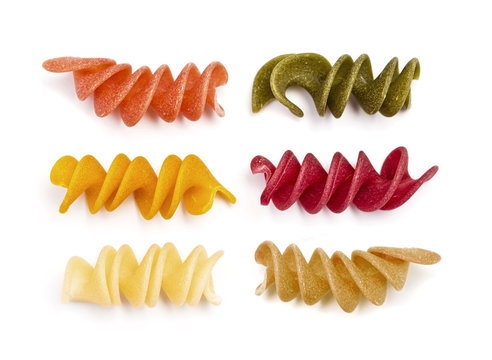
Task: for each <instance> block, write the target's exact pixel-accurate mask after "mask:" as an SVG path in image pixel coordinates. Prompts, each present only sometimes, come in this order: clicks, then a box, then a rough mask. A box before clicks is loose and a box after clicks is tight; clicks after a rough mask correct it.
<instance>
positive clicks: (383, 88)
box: [252, 53, 420, 118]
mask: <svg viewBox="0 0 492 360" xmlns="http://www.w3.org/2000/svg"><path fill="white" fill-rule="evenodd" d="M419 74H420V65H419V61H418V60H417V59H415V58H414V59H412V60H410V61H409V62H408V63H407V64H406V65H405V67H404V68H403V70H402V71H401V73H400V72H399V70H398V59H397V58H396V57H395V58H393V59H391V61H390V62H389V63H388V64H387V65H386V67H385V68H384V69H383V71H382V72H381V73H380V74H379V75H378V77H377V78H375V79H374V77H373V73H372V66H371V61H370V59H369V56H367V55H365V54H364V55H361V56H359V57H358V58H357V59H356V60H355V61H354V60H352V58H351V57H350V56H349V55H342V56H341V57H340V58H339V59H338V60H337V62H336V63H335V64H334V65H333V66H331V64H330V63H329V62H328V60H326V59H325V58H324V57H323V56H321V55H319V54H312V53H305V54H287V55H280V56H277V57H275V58H273V59H272V60H270V61H268V62H267V63H266V64H265V65H263V67H262V68H261V69H260V70H259V71H258V73H257V74H256V77H255V79H254V83H253V93H252V108H253V112H255V113H256V112H258V111H260V110H261V109H262V108H263V106H265V105H266V104H267V103H268V102H269V101H271V100H273V99H277V100H278V101H279V102H280V103H281V104H282V105H284V106H286V107H287V108H288V109H289V110H290V111H291V112H292V113H293V114H294V115H296V116H299V117H302V116H303V115H304V113H303V112H302V110H301V109H300V108H299V107H297V105H295V104H294V103H293V102H291V101H290V100H289V99H288V98H287V96H286V91H287V89H288V88H289V87H291V86H300V87H302V88H304V89H306V90H307V91H308V93H309V94H310V95H311V96H312V98H313V100H314V104H315V105H316V110H317V111H318V114H319V115H320V116H324V115H325V113H326V110H327V108H329V109H330V111H331V113H332V114H333V116H334V117H336V118H339V117H340V116H342V113H343V111H344V110H345V107H346V106H347V103H348V100H349V97H350V94H353V95H354V96H355V98H356V99H357V101H358V102H359V104H360V106H361V107H362V109H363V110H364V111H365V112H366V113H368V114H375V113H377V112H378V111H379V112H380V113H381V114H383V115H384V116H393V115H395V114H396V113H397V112H399V111H400V109H402V108H403V107H405V108H407V107H408V106H409V105H410V85H411V82H412V80H415V79H418V77H419Z"/></svg>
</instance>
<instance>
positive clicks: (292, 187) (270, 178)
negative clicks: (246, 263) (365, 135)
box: [251, 147, 438, 214]
mask: <svg viewBox="0 0 492 360" xmlns="http://www.w3.org/2000/svg"><path fill="white" fill-rule="evenodd" d="M437 170H438V167H437V166H433V167H432V168H430V169H429V170H427V171H426V172H425V173H424V174H423V175H422V176H421V177H420V178H419V179H416V180H414V179H412V178H411V177H410V175H409V174H408V152H407V149H406V148H404V147H399V148H396V149H395V150H393V151H392V152H391V153H390V154H389V155H388V156H387V157H386V160H385V161H384V163H383V166H382V168H381V172H380V173H378V172H377V171H376V170H375V169H374V167H373V166H372V164H371V162H370V161H369V159H368V158H367V156H366V154H364V152H362V151H361V152H360V153H359V158H358V160H357V165H356V166H355V168H353V167H352V165H350V163H349V162H348V161H347V160H346V159H345V157H343V155H342V154H340V153H339V152H337V153H336V154H335V155H334V156H333V160H332V162H331V165H330V167H329V169H328V171H326V170H325V169H323V167H322V166H321V164H320V163H319V161H318V160H317V159H316V157H315V156H314V155H313V154H307V155H306V157H305V158H304V161H303V162H302V165H301V164H300V163H299V161H298V160H297V158H296V157H295V155H294V154H293V153H292V151H290V150H288V151H286V152H285V153H284V155H283V156H282V159H281V160H280V162H279V164H278V166H277V167H275V166H274V165H273V164H272V163H271V162H270V161H269V160H268V159H266V158H265V157H263V156H256V157H255V158H254V159H253V160H252V161H251V171H252V173H253V174H258V173H263V174H264V175H265V180H266V186H265V189H264V190H263V193H262V194H261V199H260V200H261V204H262V205H268V204H269V203H270V200H272V201H273V204H274V205H275V206H276V207H277V209H279V210H286V209H288V208H289V207H291V206H292V205H293V204H294V203H295V202H296V201H297V200H299V202H300V204H301V205H302V207H303V208H304V209H305V210H306V211H307V212H309V213H311V214H315V213H317V212H319V211H320V210H321V209H323V208H324V207H325V206H327V207H328V209H330V210H331V211H333V212H335V213H340V212H342V211H344V210H345V209H347V207H348V206H349V205H350V204H351V203H353V204H354V205H355V206H356V207H357V208H358V209H359V210H362V211H367V212H368V211H375V210H379V209H381V210H392V209H395V208H397V207H399V206H401V205H403V204H404V203H405V202H406V201H407V200H408V199H410V197H412V195H413V194H414V193H415V192H416V191H417V190H418V189H419V188H420V186H422V184H423V183H424V182H426V181H428V180H430V179H431V178H432V177H433V176H434V174H435V173H436V172H437Z"/></svg>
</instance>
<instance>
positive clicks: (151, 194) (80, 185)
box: [51, 154, 236, 220]
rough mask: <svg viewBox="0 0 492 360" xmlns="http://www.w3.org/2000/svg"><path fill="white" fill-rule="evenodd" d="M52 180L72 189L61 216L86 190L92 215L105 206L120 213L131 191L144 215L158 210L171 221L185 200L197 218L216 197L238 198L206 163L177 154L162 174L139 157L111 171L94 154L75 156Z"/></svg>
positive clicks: (60, 164)
mask: <svg viewBox="0 0 492 360" xmlns="http://www.w3.org/2000/svg"><path fill="white" fill-rule="evenodd" d="M51 182H52V183H53V184H55V185H60V186H63V187H65V188H67V192H66V195H65V198H64V199H63V202H62V204H61V205H60V212H61V213H65V212H66V211H67V210H68V208H69V206H70V205H71V204H72V203H73V202H74V201H75V200H76V199H77V198H78V197H79V196H80V195H82V194H83V193H84V192H85V194H86V199H87V204H88V206H89V210H90V212H91V213H92V214H95V213H97V212H98V211H99V210H100V209H101V208H102V207H103V206H105V207H106V210H108V211H113V210H114V209H116V208H117V207H118V206H119V205H120V204H121V203H122V202H123V201H124V200H125V199H126V198H127V197H128V196H129V195H130V194H131V193H134V195H135V201H136V202H137V205H138V208H139V210H140V213H141V214H142V216H143V217H144V218H145V219H147V220H149V219H152V218H153V217H154V216H155V215H156V214H157V212H160V213H161V215H162V217H163V218H165V219H170V218H171V217H172V216H173V214H174V212H175V211H176V209H177V207H178V205H179V203H180V202H181V198H183V202H184V206H185V208H186V210H187V211H188V212H189V213H190V214H192V215H201V214H204V213H206V212H207V211H208V210H210V208H211V207H212V205H213V202H214V198H215V194H216V193H217V192H218V193H220V194H221V195H222V196H223V197H224V198H225V199H226V200H228V201H229V202H231V203H235V202H236V198H235V197H234V195H232V194H231V193H230V192H229V191H228V190H227V189H226V188H225V187H223V186H222V185H221V184H220V183H219V182H218V181H217V180H216V179H215V178H214V176H213V175H212V174H211V173H210V171H209V170H208V168H207V167H206V166H205V164H204V163H203V162H202V161H201V160H200V158H199V157H197V156H195V155H188V156H187V157H186V158H185V159H184V160H181V159H180V158H179V157H177V156H176V155H170V156H168V157H167V158H166V159H165V160H164V162H163V164H162V167H161V170H160V172H159V176H157V175H156V174H155V172H154V170H153V169H152V167H151V166H150V164H149V162H148V161H147V160H146V159H145V158H143V157H141V156H139V157H137V158H135V159H134V160H132V161H130V159H129V158H128V157H127V156H126V155H124V154H119V155H118V156H116V157H115V159H114V160H113V163H112V164H111V166H110V168H109V170H108V172H107V173H106V171H105V170H104V168H103V167H102V166H101V164H99V162H98V161H97V160H96V159H95V158H94V157H93V156H91V155H86V156H84V157H83V158H82V159H81V160H80V161H77V160H76V159H75V158H73V157H72V156H63V157H62V158H60V159H59V160H58V161H57V162H56V163H55V165H54V166H53V169H52V170H51Z"/></svg>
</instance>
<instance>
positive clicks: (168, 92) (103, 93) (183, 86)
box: [43, 57, 228, 126]
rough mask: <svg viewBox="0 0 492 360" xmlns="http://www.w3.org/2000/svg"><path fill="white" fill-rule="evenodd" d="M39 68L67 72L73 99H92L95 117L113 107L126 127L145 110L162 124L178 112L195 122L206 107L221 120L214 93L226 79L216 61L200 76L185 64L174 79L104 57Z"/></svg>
mask: <svg viewBox="0 0 492 360" xmlns="http://www.w3.org/2000/svg"><path fill="white" fill-rule="evenodd" d="M43 67H44V68H45V69H46V70H48V71H51V72H56V73H62V72H73V78H74V82H75V91H76V93H77V96H78V98H79V99H80V100H85V99H87V98H88V97H89V95H91V94H94V110H95V112H96V115H97V116H100V117H103V116H106V115H108V114H110V113H111V112H113V111H114V110H116V108H119V111H120V115H121V118H122V120H123V122H124V123H125V125H127V126H134V125H135V124H137V123H138V122H139V121H140V119H141V118H142V117H143V116H144V114H145V112H146V111H147V109H148V108H149V107H150V108H152V109H153V110H154V111H155V112H156V113H157V114H158V115H159V116H160V117H161V118H162V119H164V120H165V121H168V122H172V121H174V120H175V119H176V118H177V116H178V114H180V113H181V114H183V115H184V116H185V117H186V118H188V119H190V120H198V119H199V118H200V117H201V116H202V113H203V111H204V109H205V106H206V105H208V106H210V107H211V108H212V109H213V110H214V111H215V112H216V113H217V115H219V116H224V110H223V109H222V107H221V106H220V105H219V103H218V101H217V95H216V88H217V87H218V86H221V85H225V84H226V83H227V79H228V74H227V70H226V69H225V67H224V65H222V64H221V63H220V62H213V63H211V64H210V65H209V66H207V68H206V69H205V70H204V71H203V73H200V71H199V70H198V68H197V67H196V65H195V64H193V63H189V64H187V65H186V66H185V67H184V68H183V70H182V71H181V73H180V74H179V75H178V77H177V78H176V79H174V78H173V75H172V73H171V70H170V69H169V66H167V65H162V66H160V67H159V68H158V69H157V70H156V71H155V72H154V73H152V71H151V70H150V69H149V68H148V67H147V66H143V67H141V68H139V69H137V70H136V71H135V72H132V67H131V65H129V64H117V63H116V61H114V60H112V59H104V58H79V57H59V58H55V59H50V60H47V61H45V62H44V63H43Z"/></svg>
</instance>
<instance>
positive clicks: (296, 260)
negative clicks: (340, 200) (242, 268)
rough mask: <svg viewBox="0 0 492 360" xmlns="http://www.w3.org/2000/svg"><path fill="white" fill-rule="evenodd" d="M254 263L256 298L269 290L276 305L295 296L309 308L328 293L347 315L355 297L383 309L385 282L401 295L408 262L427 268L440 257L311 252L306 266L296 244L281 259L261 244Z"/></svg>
mask: <svg viewBox="0 0 492 360" xmlns="http://www.w3.org/2000/svg"><path fill="white" fill-rule="evenodd" d="M255 259H256V262H257V263H259V264H262V265H264V266H266V274H265V280H264V281H263V283H262V284H261V285H260V286H258V288H257V289H256V294H257V295H261V294H263V293H264V292H265V291H266V289H268V288H269V287H270V286H272V285H275V287H276V289H277V295H278V297H279V298H280V300H282V301H291V300H293V299H294V298H296V297H297V296H298V295H299V294H300V295H301V297H302V300H303V301H304V302H305V303H306V304H307V305H313V304H316V303H317V302H318V301H320V300H321V298H322V297H323V296H325V295H327V294H328V293H330V292H331V293H332V294H333V298H334V299H335V300H336V301H337V303H338V304H339V305H340V307H341V308H342V309H343V310H344V311H346V312H352V311H354V309H355V308H356V307H357V305H358V304H359V300H360V297H361V295H363V296H364V297H366V298H367V299H368V300H369V301H370V302H372V303H373V304H374V305H381V304H383V302H384V300H385V298H386V289H387V282H389V283H390V284H391V285H392V286H393V287H394V288H395V289H396V290H401V289H402V288H403V285H405V281H406V277H407V272H408V267H409V264H410V263H411V262H412V263H416V264H423V265H431V264H435V263H437V262H439V261H440V260H441V257H440V256H439V255H438V254H436V253H434V252H432V251H428V250H423V249H417V248H393V247H372V248H370V249H369V250H367V251H361V250H355V251H353V252H352V258H351V259H349V258H348V257H347V256H346V255H344V254H343V253H342V252H340V251H336V252H335V253H334V254H333V255H332V256H331V258H330V257H329V256H328V255H326V253H325V252H324V251H323V250H321V249H316V250H315V251H314V252H313V255H312V256H311V259H310V260H309V262H307V261H306V259H305V258H304V256H303V255H302V253H301V251H300V250H299V248H298V247H297V246H296V245H290V246H289V247H288V248H287V249H286V250H285V252H284V253H283V254H282V253H280V251H279V249H278V248H277V247H276V246H275V244H274V243H272V242H271V241H265V242H263V243H262V244H261V245H260V246H259V247H258V249H257V250H256V254H255Z"/></svg>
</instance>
